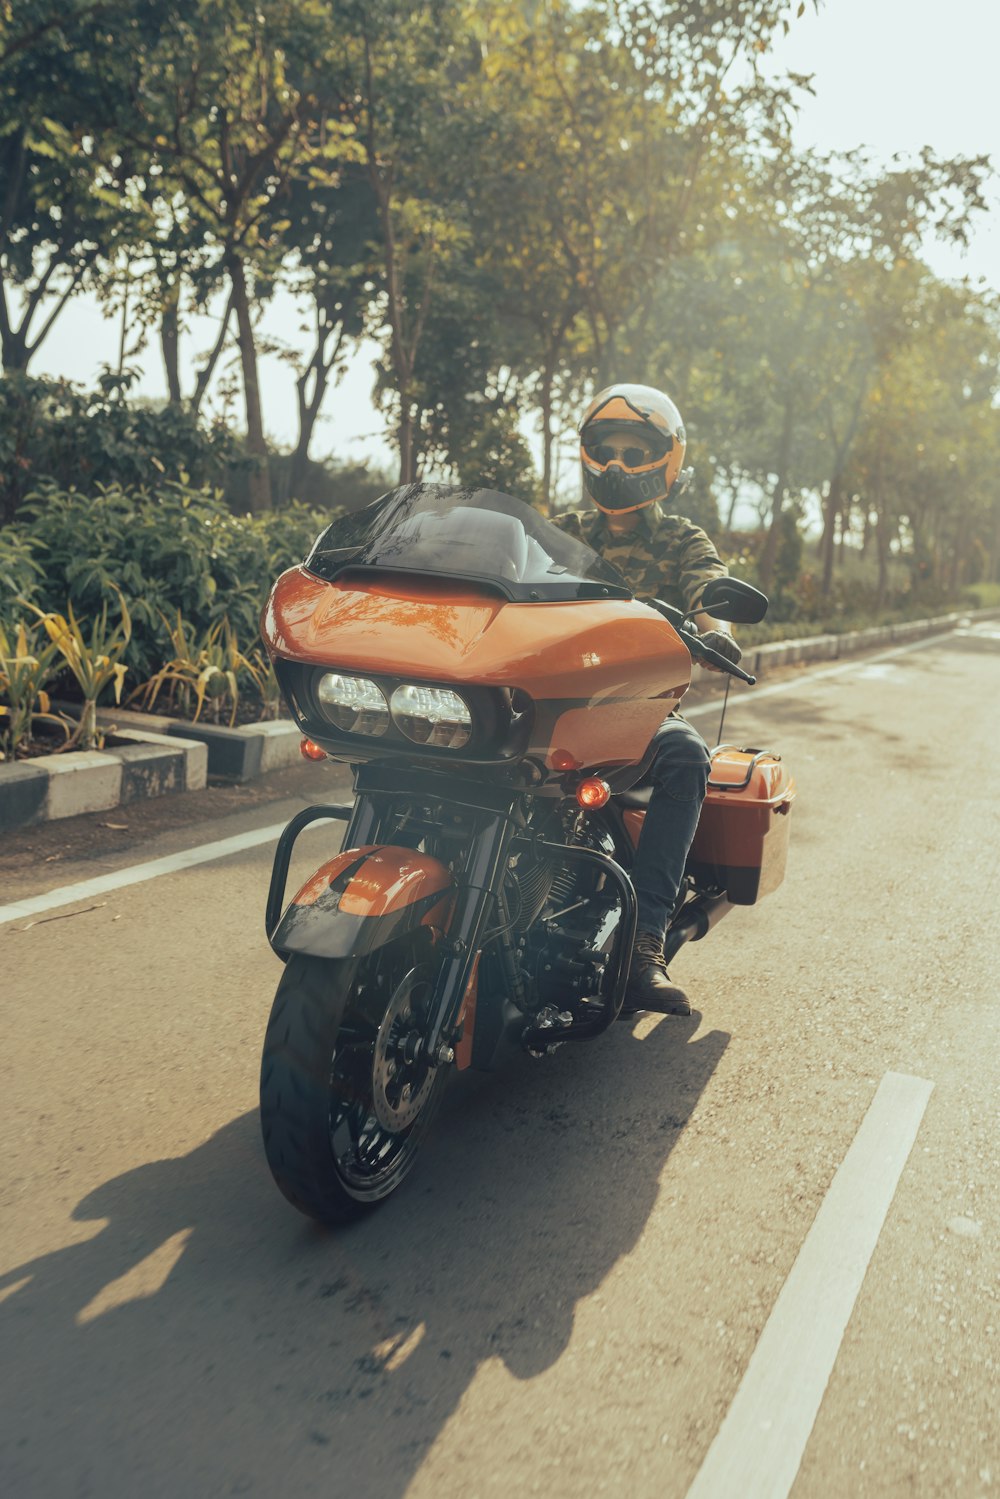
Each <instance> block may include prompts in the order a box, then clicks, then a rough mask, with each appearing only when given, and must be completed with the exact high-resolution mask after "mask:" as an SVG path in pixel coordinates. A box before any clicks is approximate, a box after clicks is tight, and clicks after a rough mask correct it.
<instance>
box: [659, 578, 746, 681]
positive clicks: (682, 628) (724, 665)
mask: <svg viewBox="0 0 1000 1499" xmlns="http://www.w3.org/2000/svg"><path fill="white" fill-rule="evenodd" d="M643 603H644V604H649V605H650V607H651V608H653V609H655V610H656V612H657V614H662V615H663V618H664V619H665V620H666V621H667V623H668V624H671V625H673V627H674V629H675V630H676V631H677V633H678V635H679V636H680V637H681V639H682V640H683V642H684V644H685V645H686V646H687V648H688V650H689V651H690V652H691V655H692V656H693V657H694V659H695V660H696V661H704V662H707V663H708V664H709V665H711V666H717V667H718V669H719V670H720V671H724V672H728V673H729V675H730V676H731V677H736V678H737V679H738V680H739V681H740V682H746V684H747V686H748V687H753V686H754V685H755V684H756V681H757V678H756V677H754V676H751V675H750V673H749V672H748V671H744V670H743V668H742V666H736V665H734V663H733V662H732V661H728V660H727V659H726V657H725V656H723V655H721V654H720V653H719V652H718V651H713V649H712V647H711V646H710V645H705V644H704V643H703V641H702V639H701V636H700V635H699V634H698V631H697V628H696V626H695V625H694V623H693V621H692V620H689V619H687V618H686V617H685V615H684V614H683V613H682V612H681V610H680V609H675V608H674V606H673V604H665V603H663V601H662V600H661V599H643Z"/></svg>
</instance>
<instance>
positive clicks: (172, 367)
mask: <svg viewBox="0 0 1000 1499" xmlns="http://www.w3.org/2000/svg"><path fill="white" fill-rule="evenodd" d="M178 301H179V288H178V287H172V288H171V289H170V293H169V295H168V297H167V300H166V302H165V303H164V306H163V314H162V316H161V318H160V348H161V349H162V351H163V368H164V370H165V371H166V375H167V396H168V399H169V401H170V404H171V406H179V405H180V404H181V371H180V316H179V313H178Z"/></svg>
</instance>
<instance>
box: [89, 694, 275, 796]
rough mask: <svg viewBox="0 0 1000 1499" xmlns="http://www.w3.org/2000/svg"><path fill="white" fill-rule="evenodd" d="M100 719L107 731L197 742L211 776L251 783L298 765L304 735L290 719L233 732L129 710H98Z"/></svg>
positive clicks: (258, 724)
mask: <svg viewBox="0 0 1000 1499" xmlns="http://www.w3.org/2000/svg"><path fill="white" fill-rule="evenodd" d="M97 717H98V719H99V720H100V722H101V724H102V726H103V727H105V728H112V727H114V726H116V725H117V726H118V727H120V728H128V729H137V730H140V731H145V730H153V731H154V732H155V733H157V734H161V735H164V736H166V737H167V738H174V739H187V740H196V741H197V742H198V743H200V744H203V745H204V746H205V751H206V754H207V756H208V774H209V775H210V776H220V777H222V778H223V779H225V780H227V781H252V780H253V779H254V778H255V777H256V776H259V775H266V774H267V772H268V771H270V770H283V769H284V768H285V767H286V766H287V765H295V764H297V762H298V759H299V742H300V740H301V738H302V733H301V731H300V730H299V729H298V728H296V726H295V724H293V723H292V722H291V720H290V719H287V718H279V719H275V720H273V721H272V722H269V723H248V724H241V725H240V726H239V728H235V729H230V728H228V727H226V726H225V725H222V724H212V723H187V722H186V721H184V722H181V721H179V720H178V719H176V718H167V717H166V716H165V715H164V714H159V713H136V712H134V711H133V710H131V709H128V708H99V709H98V712H97Z"/></svg>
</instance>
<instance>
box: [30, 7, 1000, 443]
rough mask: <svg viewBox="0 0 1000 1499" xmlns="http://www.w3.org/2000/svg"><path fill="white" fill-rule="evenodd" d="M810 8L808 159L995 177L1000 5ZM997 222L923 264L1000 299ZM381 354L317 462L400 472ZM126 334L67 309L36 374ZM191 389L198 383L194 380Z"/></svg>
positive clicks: (338, 394) (195, 345)
mask: <svg viewBox="0 0 1000 1499" xmlns="http://www.w3.org/2000/svg"><path fill="white" fill-rule="evenodd" d="M807 4H808V6H809V8H808V9H807V11H806V13H805V14H804V15H803V16H802V17H801V18H800V19H798V20H796V21H794V22H793V23H792V26H791V30H790V33H789V35H788V36H787V37H785V38H784V39H783V40H782V41H781V42H780V43H779V44H778V46H777V47H776V48H775V49H774V51H773V52H772V54H771V55H770V57H769V59H768V63H767V67H768V69H769V70H770V71H771V72H772V73H775V74H780V73H782V72H796V73H806V74H811V75H812V77H813V89H814V94H813V95H812V96H810V95H803V96H802V103H801V108H800V112H799V116H798V120H797V124H796V127H795V143H796V145H797V146H798V147H800V148H807V147H816V148H818V149H821V150H852V149H854V148H856V147H858V146H862V145H864V146H867V147H868V148H869V149H870V150H871V151H872V152H873V154H874V155H875V156H876V157H878V158H880V159H881V160H883V161H886V162H887V161H889V160H890V159H891V158H892V157H893V155H895V154H896V153H897V152H902V153H904V154H906V153H914V152H917V151H919V150H920V149H921V147H923V146H925V145H929V146H931V147H932V148H933V149H934V150H935V152H937V154H938V155H940V156H951V155H969V156H972V155H981V154H985V155H989V156H991V157H992V158H993V161H994V164H995V166H996V167H997V168H998V169H1000V87H998V77H997V75H998V60H1000V5H997V3H996V0H948V3H947V4H946V5H945V4H941V3H940V0H825V3H823V4H822V6H821V8H820V10H819V13H818V14H817V13H815V12H814V11H813V9H812V3H811V0H807ZM990 197H991V205H990V210H989V213H988V214H987V215H985V216H983V217H982V218H981V220H980V222H979V223H978V225H977V226H976V229H975V231H974V235H973V239H972V242H971V245H970V247H969V249H968V252H967V253H965V254H962V253H961V252H960V251H959V250H958V249H956V248H953V247H946V246H943V245H930V246H928V247H927V251H926V258H927V260H928V263H929V264H930V265H931V266H932V268H933V269H934V271H935V272H936V273H937V274H938V275H940V276H943V277H946V278H949V279H952V278H954V279H957V278H960V277H965V276H967V277H969V278H970V279H971V280H972V281H973V282H974V283H975V282H980V281H982V282H983V283H986V284H988V285H990V286H993V287H995V288H1000V181H995V182H993V184H992V186H991V189H990ZM302 320H303V319H302V314H301V312H300V311H299V310H298V309H296V307H295V304H294V302H293V301H292V299H291V297H289V296H288V295H280V296H278V297H276V298H275V299H274V302H273V303H272V304H271V305H270V306H269V308H268V309H267V312H266V314H265V317H264V320H263V324H262V334H263V335H264V336H265V337H266V338H268V339H275V340H279V341H281V342H283V343H285V344H286V345H287V344H292V345H294V344H295V342H296V341H297V338H298V328H299V325H300V323H301V322H302ZM214 332H215V327H214V325H213V323H212V322H211V320H208V319H205V320H201V325H200V326H198V325H197V324H196V325H195V326H194V328H193V330H192V332H191V334H189V336H188V337H187V338H186V339H185V341H184V343H183V344H182V351H181V353H182V360H183V359H184V356H185V353H186V354H187V357H188V359H191V358H192V357H194V355H195V354H196V353H197V352H198V351H200V350H202V349H206V348H208V347H210V345H211V344H212V342H213V341H214ZM373 352H374V350H373V348H372V347H371V346H368V347H367V348H363V349H362V350H361V352H360V353H359V354H358V356H356V357H355V358H354V359H353V360H352V362H351V365H350V367H349V369H348V372H347V374H346V376H345V378H344V380H343V381H342V382H341V384H340V386H339V387H338V388H337V390H336V391H335V392H332V393H330V394H328V396H327V400H326V405H325V408H324V411H323V413H321V415H320V419H319V422H318V424H317V428H316V432H315V435H314V438H313V446H312V455H313V457H316V458H323V457H325V456H327V455H328V454H330V453H332V454H334V455H336V456H337V457H338V458H341V459H358V458H362V457H370V458H373V459H375V460H377V461H379V462H381V463H382V465H383V466H385V467H387V468H389V469H390V470H391V469H392V467H393V456H392V449H391V444H390V443H388V442H387V441H386V438H385V433H384V430H383V423H382V419H381V417H380V416H379V414H378V413H377V412H376V411H375V410H374V409H373V407H372V405H371V400H370V393H371V388H372V373H371V362H372V357H373ZM117 357H118V328H117V326H116V324H114V323H112V322H109V321H106V320H105V319H104V318H103V317H102V314H101V310H100V308H99V307H98V305H97V303H96V301H95V300H94V299H92V298H89V297H81V298H79V299H78V300H77V301H76V302H74V303H71V304H70V306H69V307H68V308H67V310H66V312H65V313H64V314H63V316H62V318H61V319H60V321H59V322H58V323H57V324H56V326H55V329H54V330H53V333H52V334H51V336H50V337H49V339H48V340H47V341H46V343H45V344H43V346H42V349H41V350H40V352H39V354H38V355H37V357H36V359H35V361H34V362H33V363H32V366H31V368H32V372H33V373H34V374H38V375H57V376H64V377H67V378H69V379H72V380H78V381H80V382H81V383H83V384H92V383H93V381H94V378H95V376H96V375H97V373H98V371H99V369H100V368H101V366H102V365H103V364H117ZM134 362H135V363H137V364H139V365H140V366H141V369H142V375H141V380H140V382H139V385H138V387H137V391H136V393H137V394H140V395H143V396H148V397H151V398H156V397H163V396H165V395H166V386H165V380H164V375H163V369H162V364H161V359H160V354H159V349H158V346H157V343H156V341H155V339H154V340H153V341H152V342H151V343H150V344H149V346H148V347H147V349H146V351H145V353H144V354H143V355H142V356H140V358H139V359H138V360H136V361H134ZM261 384H262V394H263V400H264V409H265V420H266V424H267V429H268V435H269V436H270V437H271V438H272V440H273V441H275V442H276V443H277V444H278V445H279V446H289V445H291V444H292V443H293V442H294V439H295V430H296V407H295V390H294V376H293V374H292V371H291V370H290V368H289V366H288V365H287V364H286V363H284V362H283V361H281V360H279V359H278V358H277V357H275V356H273V355H271V356H265V357H264V358H263V360H262V362H261ZM188 388H190V379H189V381H188Z"/></svg>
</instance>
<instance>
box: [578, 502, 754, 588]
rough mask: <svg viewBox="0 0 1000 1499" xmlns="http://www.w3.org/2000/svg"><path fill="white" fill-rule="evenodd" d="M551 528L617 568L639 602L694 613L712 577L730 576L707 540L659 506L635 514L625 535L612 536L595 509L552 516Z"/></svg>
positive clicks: (691, 525) (683, 518)
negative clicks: (649, 601) (653, 600)
mask: <svg viewBox="0 0 1000 1499" xmlns="http://www.w3.org/2000/svg"><path fill="white" fill-rule="evenodd" d="M552 523H553V525H556V526H558V527H559V529H560V530H561V531H566V532H567V533H568V534H569V535H570V536H575V537H576V538H577V540H579V541H585V542H586V543H587V545H588V546H589V547H592V548H593V550H594V551H595V552H599V553H600V554H601V556H602V557H603V558H605V560H606V561H608V562H610V563H611V564H612V566H613V567H616V568H617V569H618V571H619V572H620V573H621V575H622V577H623V578H624V579H625V581H626V583H627V584H628V586H629V587H630V588H631V590H632V592H633V593H634V594H635V595H636V596H637V597H638V598H650V597H653V598H658V599H662V600H663V602H664V603H665V604H673V605H674V606H675V608H678V609H684V610H688V609H694V608H695V607H696V606H697V605H698V603H699V601H700V599H701V594H702V589H703V588H704V587H705V584H706V583H707V582H708V581H709V580H710V579H711V578H724V577H725V576H726V574H727V572H728V569H727V567H726V565H725V563H724V562H723V561H722V559H721V557H720V556H719V554H718V552H717V551H716V550H715V547H714V546H713V545H712V543H711V541H710V540H709V538H708V536H707V535H706V534H705V532H704V531H703V530H702V529H701V527H700V526H696V525H695V524H694V522H693V521H689V520H687V519H686V518H685V517H684V516H683V515H664V514H663V511H662V510H661V509H660V507H659V505H651V506H650V507H649V508H648V509H647V510H641V511H640V512H639V524H638V525H637V526H636V528H635V530H634V531H630V532H629V533H628V535H626V536H613V535H612V534H611V532H610V531H609V530H608V524H607V517H606V516H605V515H604V514H603V512H602V511H600V510H598V509H597V507H596V505H595V506H594V507H593V509H590V510H571V511H568V512H566V513H564V514H562V515H558V516H553V517H552Z"/></svg>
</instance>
